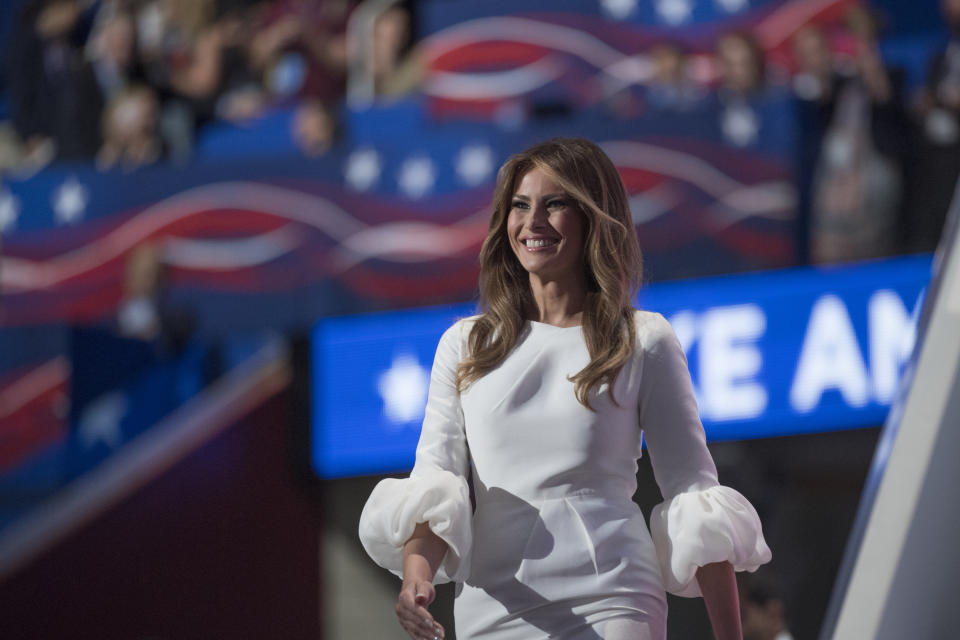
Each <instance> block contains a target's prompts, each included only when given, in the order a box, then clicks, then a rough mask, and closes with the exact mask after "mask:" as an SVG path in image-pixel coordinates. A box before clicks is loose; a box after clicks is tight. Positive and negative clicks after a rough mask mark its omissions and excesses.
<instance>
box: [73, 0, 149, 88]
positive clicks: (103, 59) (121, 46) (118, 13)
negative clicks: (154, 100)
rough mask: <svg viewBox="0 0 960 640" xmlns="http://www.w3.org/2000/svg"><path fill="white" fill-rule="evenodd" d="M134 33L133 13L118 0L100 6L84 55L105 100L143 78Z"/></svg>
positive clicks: (135, 29)
mask: <svg viewBox="0 0 960 640" xmlns="http://www.w3.org/2000/svg"><path fill="white" fill-rule="evenodd" d="M136 36H137V25H136V21H135V19H134V15H133V13H131V12H130V11H129V10H128V9H126V8H125V7H124V6H122V5H119V4H113V5H104V6H103V8H101V10H100V12H99V13H98V15H97V20H96V22H95V24H94V29H93V32H92V33H91V35H90V39H89V42H88V44H87V57H88V59H89V60H90V64H91V66H92V67H93V72H94V74H95V75H96V77H97V83H98V84H99V86H100V91H101V93H102V94H103V96H104V99H105V101H109V100H110V98H111V97H113V96H114V95H116V94H117V93H119V92H121V91H123V90H124V89H126V88H128V87H129V86H130V85H131V84H136V83H143V82H144V81H145V76H144V72H143V67H142V65H141V64H140V60H139V53H138V51H137V40H136Z"/></svg>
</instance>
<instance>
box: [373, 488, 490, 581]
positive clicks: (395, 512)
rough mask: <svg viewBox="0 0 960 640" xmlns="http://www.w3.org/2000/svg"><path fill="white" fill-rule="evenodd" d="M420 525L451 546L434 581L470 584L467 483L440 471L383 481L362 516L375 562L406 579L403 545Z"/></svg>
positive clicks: (469, 527) (469, 510)
mask: <svg viewBox="0 0 960 640" xmlns="http://www.w3.org/2000/svg"><path fill="white" fill-rule="evenodd" d="M419 522H426V523H428V524H429V526H430V530H431V531H433V532H434V533H435V534H437V536H439V537H440V538H442V539H443V540H444V541H445V542H446V543H447V546H448V549H447V554H446V556H444V558H443V562H442V563H441V565H440V567H439V568H438V569H437V574H436V575H435V576H434V580H433V581H434V582H435V583H438V584H439V583H443V582H450V581H457V582H462V581H463V580H465V579H466V577H467V575H468V574H469V572H470V547H471V544H472V541H473V535H472V526H471V507H470V492H469V489H468V488H467V483H466V480H465V479H464V478H462V477H460V476H457V475H455V474H453V473H451V472H449V471H444V470H440V469H435V470H429V471H423V472H419V473H416V472H415V475H411V476H410V477H409V478H403V479H398V478H387V479H385V480H381V481H380V482H379V483H378V484H377V486H376V487H374V489H373V492H372V493H371V494H370V497H369V498H368V499H367V503H366V505H364V507H363V513H362V514H361V515H360V541H361V542H362V543H363V548H364V549H366V551H367V553H368V554H369V555H370V557H371V558H372V559H373V561H374V562H376V563H377V564H378V565H380V566H381V567H383V568H384V569H389V570H390V571H392V572H393V573H395V574H396V575H398V576H400V577H403V545H404V543H405V542H406V541H407V540H409V539H410V536H411V535H413V530H414V528H415V527H416V525H417V523H419Z"/></svg>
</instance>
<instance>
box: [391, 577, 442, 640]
mask: <svg viewBox="0 0 960 640" xmlns="http://www.w3.org/2000/svg"><path fill="white" fill-rule="evenodd" d="M435 597H436V591H434V589H433V584H432V583H431V582H430V581H429V580H423V579H421V578H410V579H404V581H403V586H402V587H401V588H400V597H398V598H397V618H398V619H399V620H400V626H402V627H403V629H404V630H405V631H406V632H407V633H409V634H410V637H411V638H413V639H414V640H434V638H443V636H444V630H443V627H442V626H441V625H440V624H439V623H438V622H437V621H436V620H434V619H433V616H432V615H430V612H429V611H427V607H428V606H430V603H432V602H433V599H434V598H435Z"/></svg>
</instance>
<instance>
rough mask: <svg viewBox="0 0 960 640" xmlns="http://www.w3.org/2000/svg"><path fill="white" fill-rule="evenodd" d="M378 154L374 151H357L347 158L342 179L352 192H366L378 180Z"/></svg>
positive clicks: (379, 167) (379, 166)
mask: <svg viewBox="0 0 960 640" xmlns="http://www.w3.org/2000/svg"><path fill="white" fill-rule="evenodd" d="M380 171H381V162H380V154H379V153H377V151H376V149H357V150H356V151H354V152H353V153H351V154H350V157H349V158H347V166H346V169H345V170H344V177H345V178H346V180H347V184H348V185H350V188H351V189H353V190H354V191H366V190H367V189H369V188H370V187H372V186H373V185H374V184H376V183H377V180H379V179H380Z"/></svg>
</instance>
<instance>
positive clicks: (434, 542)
mask: <svg viewBox="0 0 960 640" xmlns="http://www.w3.org/2000/svg"><path fill="white" fill-rule="evenodd" d="M446 553H447V543H446V542H444V541H443V539H441V538H440V537H439V536H437V535H436V534H435V533H434V532H433V531H431V530H430V527H429V525H427V523H426V522H420V523H418V524H417V526H416V528H415V529H414V530H413V535H412V536H410V539H409V540H407V542H406V544H404V545H403V586H402V587H401V588H400V596H399V597H398V598H397V618H398V619H399V620H400V625H401V626H402V627H403V628H404V629H405V630H406V631H407V633H409V634H410V637H411V638H434V637H438V638H442V637H443V635H444V631H443V627H442V626H440V625H439V624H438V623H437V622H436V621H435V620H434V619H433V616H432V615H430V612H429V611H427V607H428V606H429V605H430V603H432V602H433V599H434V598H435V597H436V591H434V588H433V576H434V575H435V574H436V573H437V569H438V568H439V567H440V563H441V562H442V561H443V556H444V555H446Z"/></svg>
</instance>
